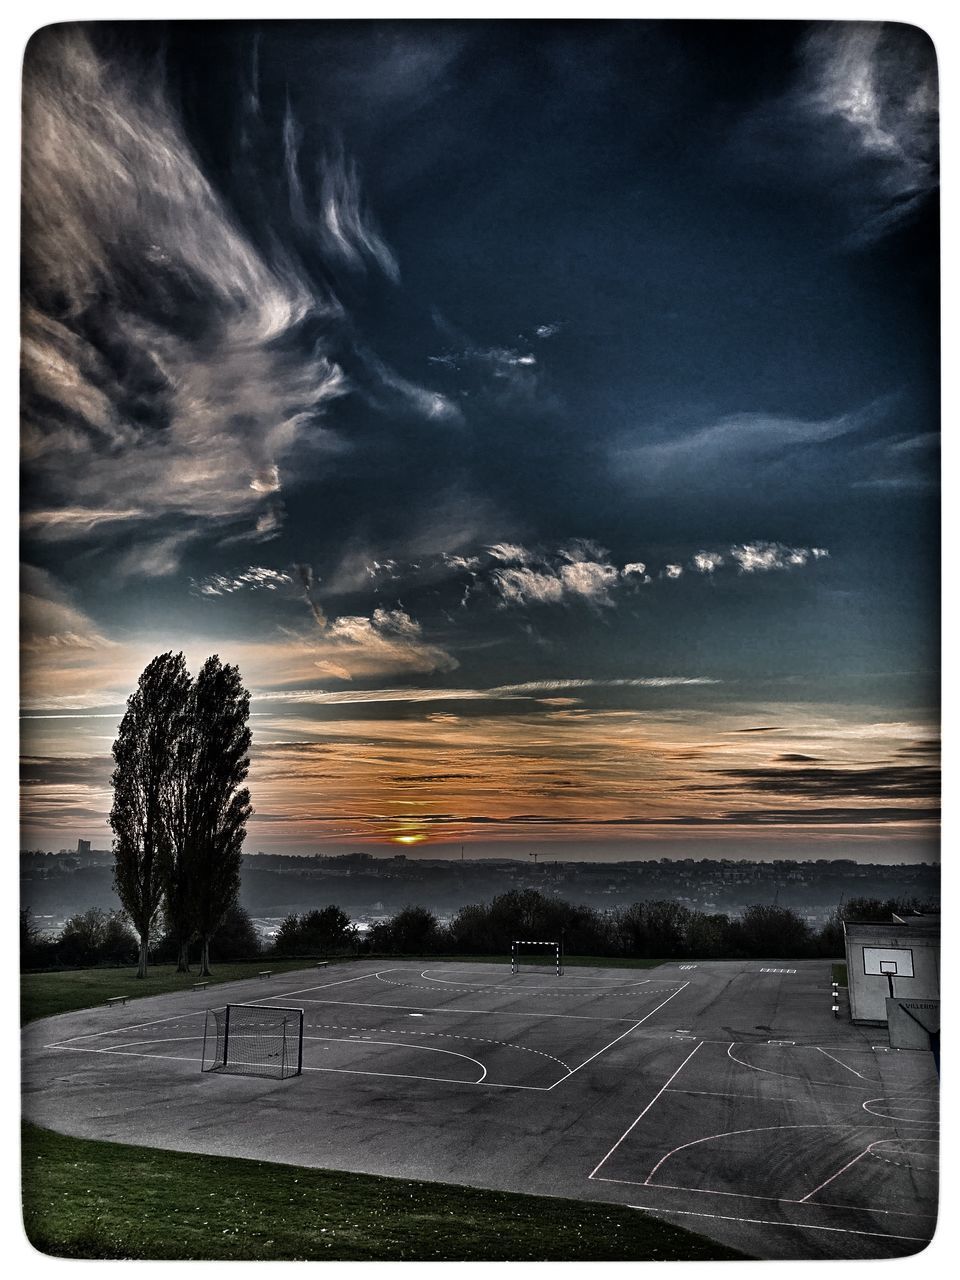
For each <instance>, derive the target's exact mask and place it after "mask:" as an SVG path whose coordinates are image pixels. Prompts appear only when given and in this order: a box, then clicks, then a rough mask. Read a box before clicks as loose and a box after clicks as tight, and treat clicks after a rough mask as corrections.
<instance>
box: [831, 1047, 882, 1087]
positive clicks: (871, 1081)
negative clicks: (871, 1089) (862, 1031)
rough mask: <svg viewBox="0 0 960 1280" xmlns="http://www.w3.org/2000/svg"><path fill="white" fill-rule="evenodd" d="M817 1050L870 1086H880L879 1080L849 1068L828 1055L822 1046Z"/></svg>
mask: <svg viewBox="0 0 960 1280" xmlns="http://www.w3.org/2000/svg"><path fill="white" fill-rule="evenodd" d="M816 1049H817V1051H818V1052H819V1053H822V1054H823V1056H824V1057H825V1058H830V1059H831V1060H832V1061H833V1062H835V1063H836V1064H837V1066H838V1067H843V1069H844V1071H853V1074H854V1075H855V1076H860V1079H861V1080H866V1081H867V1083H868V1084H880V1081H879V1080H871V1079H870V1078H869V1076H865V1075H862V1074H861V1073H860V1072H859V1071H854V1069H853V1067H848V1066H847V1064H846V1063H845V1062H841V1061H840V1059H839V1058H834V1056H833V1054H832V1053H827V1051H826V1049H823V1048H821V1046H820V1045H817V1046H816Z"/></svg>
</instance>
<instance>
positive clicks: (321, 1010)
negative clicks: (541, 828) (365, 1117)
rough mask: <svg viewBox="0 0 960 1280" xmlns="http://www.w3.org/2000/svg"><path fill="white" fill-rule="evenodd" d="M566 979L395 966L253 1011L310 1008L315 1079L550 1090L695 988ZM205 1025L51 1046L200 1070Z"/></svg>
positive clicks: (306, 1039) (266, 996) (159, 1024)
mask: <svg viewBox="0 0 960 1280" xmlns="http://www.w3.org/2000/svg"><path fill="white" fill-rule="evenodd" d="M478 969H480V970H483V971H484V976H483V977H480V978H478V972H477V971H478ZM640 973H642V971H640ZM559 981H560V982H562V983H563V985H562V987H561V986H558V980H557V978H556V977H553V978H552V980H551V975H550V974H549V973H546V974H545V973H544V972H542V971H537V970H533V969H524V970H521V971H520V972H519V973H517V974H511V973H510V972H509V971H506V972H505V971H504V968H503V966H499V965H490V966H476V965H474V966H469V967H466V966H464V967H462V968H460V967H458V966H452V965H447V966H444V968H443V973H442V976H440V975H438V974H437V973H436V972H431V971H430V970H429V969H420V970H419V971H414V972H412V973H411V972H408V971H407V970H406V969H405V968H403V967H396V968H394V967H390V966H386V967H385V968H383V969H378V970H376V971H375V972H373V973H370V974H366V975H364V976H362V977H361V978H358V979H357V978H355V979H348V980H347V981H346V982H342V983H334V984H328V983H326V982H323V983H320V984H318V985H316V986H311V987H306V988H294V989H293V990H292V991H291V990H284V991H283V992H281V993H278V994H272V993H271V992H270V990H269V988H268V989H266V990H262V994H261V991H257V993H256V995H257V999H256V1000H252V999H250V998H249V996H248V998H247V1001H246V1002H247V1003H260V1004H267V1005H269V1004H274V1005H278V1006H279V1005H285V1004H294V1005H299V1006H301V1007H302V1008H303V1010H304V1027H303V1069H304V1072H308V1073H312V1072H333V1073H343V1074H357V1075H365V1076H378V1075H382V1076H384V1077H386V1078H390V1079H395V1080H427V1081H430V1082H432V1083H444V1082H449V1083H452V1084H464V1085H485V1086H487V1087H494V1088H517V1089H527V1090H537V1091H550V1090H552V1089H554V1088H556V1087H557V1086H558V1085H560V1084H562V1083H563V1082H564V1081H565V1080H567V1079H568V1078H569V1077H570V1076H572V1075H574V1074H575V1073H576V1072H577V1071H579V1070H581V1069H582V1068H583V1067H584V1066H586V1065H588V1064H589V1063H590V1062H591V1061H593V1060H594V1059H595V1058H597V1057H599V1055H600V1054H602V1053H603V1052H605V1051H606V1050H607V1049H609V1048H611V1047H612V1046H613V1045H615V1044H617V1043H618V1042H619V1041H620V1040H622V1039H624V1038H626V1037H627V1036H628V1035H629V1034H630V1033H631V1032H632V1031H634V1030H636V1029H637V1028H639V1027H640V1026H642V1025H643V1024H644V1022H645V1021H646V1020H647V1019H648V1018H649V1017H650V1016H651V1015H652V1014H654V1013H655V1012H657V1011H659V1010H661V1009H662V1008H663V1007H665V1006H666V1005H667V1004H668V1003H669V1002H670V1000H671V999H673V998H674V997H675V996H676V995H677V994H678V993H679V991H681V990H682V989H683V986H684V985H685V984H684V982H682V981H681V982H678V981H673V982H663V981H662V980H657V979H652V978H649V977H642V976H632V977H630V978H628V979H626V980H624V979H623V978H622V977H621V976H619V975H617V974H616V972H615V971H614V972H611V973H610V974H609V976H606V977H599V978H598V977H596V976H589V975H585V974H584V975H581V974H577V973H574V974H573V975H572V976H570V977H568V978H566V979H560V980H559ZM261 989H262V986H261ZM204 1022H205V1011H204V1010H197V1011H196V1012H195V1013H191V1014H187V1015H185V1016H184V1015H181V1016H173V1017H170V1018H167V1019H159V1020H156V1021H154V1022H149V1023H145V1024H139V1023H137V1024H133V1025H120V1026H118V1027H116V1028H111V1029H108V1030H104V1031H101V1032H94V1033H92V1034H86V1035H83V1036H80V1037H78V1038H76V1039H68V1040H67V1041H65V1042H59V1043H53V1044H51V1046H50V1047H51V1048H60V1049H64V1050H66V1051H68V1052H69V1051H78V1052H81V1053H97V1054H99V1055H112V1056H131V1057H138V1058H156V1059H158V1060H166V1061H180V1062H182V1061H187V1062H189V1061H196V1062H197V1063H198V1064H199V1061H200V1057H201V1052H202V1046H203V1034H204Z"/></svg>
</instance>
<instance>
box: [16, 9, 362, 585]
mask: <svg viewBox="0 0 960 1280" xmlns="http://www.w3.org/2000/svg"><path fill="white" fill-rule="evenodd" d="M24 143H25V145H24V163H23V237H24V293H25V308H24V322H23V334H24V367H25V374H26V383H25V392H24V429H23V430H24V457H25V459H26V460H27V461H28V463H29V465H30V466H31V468H32V470H33V472H34V475H35V477H37V478H39V479H41V480H42V488H43V492H44V502H43V505H42V507H40V508H39V509H38V510H36V511H29V510H28V512H27V519H28V522H29V527H30V528H31V530H32V531H33V532H41V533H43V532H45V533H47V535H48V536H50V535H51V533H53V534H54V536H59V534H60V533H63V532H64V531H65V530H66V529H67V528H68V527H69V528H70V529H71V531H72V533H73V534H75V535H77V536H79V535H82V534H89V533H91V532H97V533H98V534H99V533H101V532H102V531H104V530H106V531H109V529H110V526H111V525H112V524H114V523H117V513H118V512H120V513H121V515H122V516H123V522H122V523H123V526H129V525H131V524H135V523H136V521H135V520H134V516H133V507H132V506H131V508H130V509H129V510H125V509H124V508H123V507H122V504H118V503H117V495H118V494H122V493H133V494H136V504H135V506H136V510H137V512H138V514H139V515H142V517H143V520H144V521H147V520H154V519H157V518H159V517H174V518H177V519H178V520H180V522H181V523H182V524H183V525H185V526H186V527H195V526H197V525H202V524H203V523H205V522H206V521H209V520H211V519H218V520H224V519H226V520H235V521H240V522H246V523H248V525H249V526H252V527H254V530H255V532H256V531H257V530H256V525H257V522H258V521H259V522H260V527H259V531H258V532H259V534H261V535H264V534H267V533H269V532H270V528H269V527H268V526H269V525H270V522H271V521H272V522H273V523H274V524H275V522H276V521H277V519H278V514H277V512H278V507H277V503H276V497H277V494H278V493H279V491H280V489H281V488H282V485H283V477H284V472H285V467H286V465H287V463H288V462H289V460H290V458H291V456H292V454H293V452H294V451H295V450H296V448H297V446H298V445H299V444H300V442H301V440H302V438H303V436H304V434H305V433H306V432H307V431H308V430H311V431H312V433H313V435H312V439H313V441H314V444H316V443H317V442H318V441H319V440H321V439H322V437H318V435H317V429H316V421H317V418H318V415H319V414H320V412H321V411H322V409H323V408H324V407H325V406H326V405H327V404H329V403H330V402H331V401H332V400H334V399H336V398H337V397H338V396H341V395H342V394H344V392H345V391H346V390H347V384H346V380H345V378H344V375H343V373H342V371H341V370H340V368H339V367H338V366H337V364H336V363H335V362H334V361H333V360H332V359H331V358H330V356H329V355H328V354H327V353H326V352H325V351H324V350H323V349H322V347H320V346H317V345H313V346H308V345H306V344H305V343H304V340H303V336H302V329H303V325H304V322H305V321H307V320H308V319H310V318H314V317H316V318H322V319H325V320H327V321H331V320H335V319H336V317H337V316H338V315H339V305H338V304H337V303H336V300H335V299H334V298H333V297H332V295H330V294H329V293H327V294H321V293H320V292H318V291H317V289H316V288H315V287H313V286H312V285H310V284H309V283H308V282H307V281H306V279H305V277H304V276H303V273H302V271H301V270H300V269H299V268H298V266H297V264H296V263H295V261H294V260H293V259H292V258H291V257H290V256H289V255H288V254H287V253H285V252H284V251H283V250H282V249H281V248H280V247H279V244H278V243H274V245H273V247H272V248H271V256H270V257H269V259H268V258H267V257H266V256H265V254H264V253H263V252H262V251H261V250H260V249H258V248H256V247H255V246H254V244H253V243H252V241H251V240H250V239H248V238H247V236H246V235H245V234H244V233H243V232H242V231H241V230H240V229H239V227H238V226H237V224H236V222H235V221H234V218H233V216H232V214H231V213H230V211H229V210H228V208H227V206H226V205H225V204H224V202H223V201H222V199H221V198H220V196H219V195H218V194H217V192H216V191H215V190H214V188H213V187H212V186H211V185H210V183H209V182H208V181H207V179H206V178H205V177H204V174H203V172H202V171H201V168H200V165H199V162H198V160H197V158H196V157H195V155H194V154H193V152H192V150H191V147H190V144H189V143H188V141H187V139H186V136H185V134H184V131H183V128H182V126H181V124H180V121H179V120H178V118H177V116H176V114H175V112H174V111H173V109H172V107H171V105H170V103H169V101H168V99H167V98H166V96H165V91H164V86H163V83H162V80H161V77H160V76H159V75H156V74H154V73H152V72H151V71H150V70H149V69H144V68H141V69H139V70H138V71H137V72H136V73H134V72H133V71H132V70H128V69H127V68H125V67H124V65H123V64H122V62H121V61H120V60H119V59H113V60H112V61H110V62H109V63H108V62H106V61H105V59H104V58H102V57H101V56H100V54H99V53H98V52H97V50H96V48H95V45H94V43H93V42H92V41H91V39H90V38H89V37H88V36H87V35H86V34H85V33H84V31H83V30H82V29H81V28H79V27H77V26H61V27H58V28H48V29H46V30H45V31H42V32H41V33H40V34H39V35H38V36H36V37H34V39H33V41H32V42H31V45H30V48H29V49H28V52H27V57H26V63H25V69H24ZM330 183H331V184H332V185H331V188H330V193H329V200H332V201H334V203H335V202H336V198H337V196H339V197H341V198H342V200H343V201H345V205H344V208H343V209H342V210H340V211H339V212H338V213H337V214H336V218H337V220H338V221H337V226H338V229H339V235H340V237H341V239H342V241H343V243H344V244H346V245H347V246H350V245H353V246H354V247H355V246H356V243H357V236H359V234H360V233H359V231H358V230H357V227H356V225H355V223H354V221H352V218H353V216H354V214H355V213H356V212H357V209H356V203H355V200H354V195H355V190H354V184H353V179H352V178H351V177H350V176H349V175H348V174H346V170H344V171H343V172H337V173H334V174H333V175H332V176H331V177H330ZM54 211H55V216H54ZM357 216H359V215H357ZM331 217H333V214H331ZM331 234H332V233H331ZM338 244H340V241H338ZM371 244H372V242H371ZM368 247H369V245H368ZM374 247H375V246H374ZM340 248H341V251H343V245H342V244H341V245H340ZM356 251H358V252H359V250H356ZM312 447H313V446H312ZM94 459H95V460H96V463H95V465H93V460H94ZM63 510H69V511H73V512H75V513H80V512H89V513H90V515H89V517H86V516H84V517H81V516H80V515H79V514H78V515H77V516H76V517H75V518H74V517H67V522H66V523H65V520H64V517H63V516H62V515H60V516H58V515H57V514H55V513H56V512H57V511H63ZM43 512H52V513H54V514H52V515H51V516H50V517H49V523H47V522H46V521H45V519H44V516H43ZM265 512H266V513H270V514H269V515H267V516H266V523H264V519H265ZM130 537H131V535H130V533H129V531H128V532H127V533H126V535H125V541H126V543H127V545H129V543H130ZM175 550H176V547H175V544H174V543H172V542H171V541H169V539H168V540H167V541H165V542H164V543H163V544H162V545H160V546H157V545H154V547H153V549H152V550H151V551H149V552H148V557H149V558H150V559H151V560H152V562H153V564H154V570H153V571H154V572H159V571H163V572H165V571H166V569H165V568H164V563H165V557H169V558H170V559H172V558H173V557H174V554H175Z"/></svg>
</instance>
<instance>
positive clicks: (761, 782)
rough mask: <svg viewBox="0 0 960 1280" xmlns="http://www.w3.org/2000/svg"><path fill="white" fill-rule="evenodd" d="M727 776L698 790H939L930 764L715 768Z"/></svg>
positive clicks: (911, 794) (927, 793) (891, 793)
mask: <svg viewBox="0 0 960 1280" xmlns="http://www.w3.org/2000/svg"><path fill="white" fill-rule="evenodd" d="M714 772H715V773H716V775H717V776H719V777H722V778H724V779H728V780H729V781H728V782H724V783H722V784H720V786H719V787H716V788H711V787H710V786H707V785H704V786H698V789H699V790H705V791H709V790H727V789H728V788H733V789H735V790H737V791H740V792H742V791H755V792H761V793H766V792H773V793H776V794H777V795H784V796H796V797H798V798H810V799H814V800H828V799H831V800H844V799H851V800H853V799H865V800H868V799H869V800H884V799H890V800H914V799H920V800H924V799H932V798H934V797H936V796H937V795H938V794H939V789H940V770H939V769H937V768H935V767H934V766H932V765H921V764H917V765H909V764H896V765H875V766H873V767H872V768H865V769H864V768H857V769H837V768H830V767H825V766H824V767H816V768H795V769H794V768H789V769H778V768H758V769H729V770H716V771H714Z"/></svg>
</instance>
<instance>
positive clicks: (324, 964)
mask: <svg viewBox="0 0 960 1280" xmlns="http://www.w3.org/2000/svg"><path fill="white" fill-rule="evenodd" d="M326 967H327V961H326V960H318V961H317V968H318V969H325V968H326Z"/></svg>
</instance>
